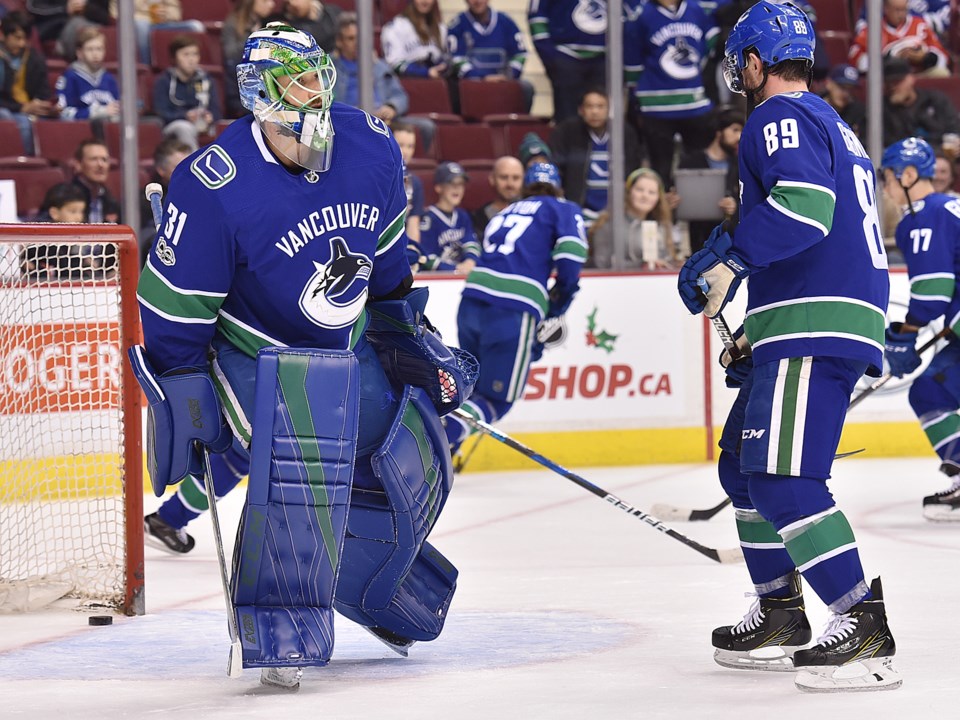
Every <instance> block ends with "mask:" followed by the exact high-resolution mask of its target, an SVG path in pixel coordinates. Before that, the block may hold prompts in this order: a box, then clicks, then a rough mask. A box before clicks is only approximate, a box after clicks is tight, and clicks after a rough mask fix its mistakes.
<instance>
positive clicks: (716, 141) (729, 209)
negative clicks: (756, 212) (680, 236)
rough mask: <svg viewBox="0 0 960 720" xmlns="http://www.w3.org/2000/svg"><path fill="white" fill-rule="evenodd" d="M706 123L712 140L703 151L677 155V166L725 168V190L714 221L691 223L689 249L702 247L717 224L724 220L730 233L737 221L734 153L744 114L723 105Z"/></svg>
mask: <svg viewBox="0 0 960 720" xmlns="http://www.w3.org/2000/svg"><path fill="white" fill-rule="evenodd" d="M708 122H709V123H710V126H711V128H712V129H713V131H714V135H713V141H712V142H711V143H710V144H709V145H707V147H706V148H704V149H703V150H692V151H690V152H688V153H685V154H684V155H683V156H682V157H681V158H680V164H679V167H681V168H684V169H698V168H700V169H706V168H713V169H715V170H725V171H726V173H727V176H726V184H725V185H726V191H727V192H726V195H725V196H724V197H723V199H721V200H720V202H719V204H718V206H717V218H716V220H704V221H700V220H695V221H692V222H691V223H690V250H691V251H692V252H696V251H697V250H699V249H700V248H702V247H703V244H704V242H705V241H706V239H707V237H709V235H710V232H711V231H712V230H713V228H714V227H715V226H716V225H717V223H719V222H726V223H727V225H726V227H727V232H729V233H730V234H731V235H732V234H733V231H734V229H735V228H736V226H737V224H738V220H739V213H738V211H739V209H740V203H739V197H740V167H739V164H738V162H737V152H738V150H739V148H740V133H741V132H743V113H741V112H740V111H739V110H734V109H733V108H724V109H722V110H717V111H716V112H714V113H712V114H711V116H710V120H709V121H708ZM678 200H679V197H678Z"/></svg>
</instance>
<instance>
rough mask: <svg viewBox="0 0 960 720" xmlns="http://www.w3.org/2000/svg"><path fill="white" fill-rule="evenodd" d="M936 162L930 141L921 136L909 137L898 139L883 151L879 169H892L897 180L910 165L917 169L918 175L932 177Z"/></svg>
mask: <svg viewBox="0 0 960 720" xmlns="http://www.w3.org/2000/svg"><path fill="white" fill-rule="evenodd" d="M936 162H937V158H936V154H935V153H934V152H933V148H932V147H930V143H928V142H927V141H926V140H924V139H923V138H918V137H909V138H904V139H903V140H898V141H897V142H895V143H893V145H890V146H889V147H888V148H886V149H885V150H884V151H883V157H882V158H881V160H880V169H881V170H886V169H890V170H892V171H893V174H894V175H895V176H896V178H897V179H898V180H899V179H900V176H901V175H903V171H904V170H906V169H907V168H908V167H910V166H911V165H912V166H913V167H915V168H916V169H917V175H918V177H921V178H932V177H933V168H934V165H935V164H936Z"/></svg>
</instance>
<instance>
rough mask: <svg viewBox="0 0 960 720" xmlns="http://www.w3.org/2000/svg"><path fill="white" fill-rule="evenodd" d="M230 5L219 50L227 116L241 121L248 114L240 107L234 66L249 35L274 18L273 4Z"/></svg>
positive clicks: (269, 0) (240, 0) (247, 1)
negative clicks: (220, 51) (221, 57)
mask: <svg viewBox="0 0 960 720" xmlns="http://www.w3.org/2000/svg"><path fill="white" fill-rule="evenodd" d="M233 5H234V7H233V10H231V11H230V12H229V13H228V14H227V17H226V19H225V20H224V21H223V28H222V29H221V30H220V46H221V48H222V49H223V88H224V90H223V92H224V95H226V107H227V113H228V114H229V116H230V117H240V116H241V115H242V114H244V113H245V112H247V110H246V108H244V107H243V105H242V104H241V103H240V89H239V87H238V86H237V65H238V64H239V63H240V60H241V59H242V58H243V45H244V43H246V41H247V37H248V36H249V35H250V33H251V32H253V31H254V30H256V29H258V28H261V27H263V26H264V25H266V24H267V22H268V20H271V19H273V18H274V14H273V11H274V9H275V8H276V2H275V0H234V3H233Z"/></svg>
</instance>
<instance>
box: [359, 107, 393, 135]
mask: <svg viewBox="0 0 960 720" xmlns="http://www.w3.org/2000/svg"><path fill="white" fill-rule="evenodd" d="M364 115H366V116H367V125H369V126H370V129H371V130H373V131H374V132H376V133H380V134H381V135H383V136H384V137H390V129H389V128H388V127H387V126H386V123H384V122H383V120H381V119H380V118H378V117H374V116H373V115H371V114H370V113H368V112H365V113H364Z"/></svg>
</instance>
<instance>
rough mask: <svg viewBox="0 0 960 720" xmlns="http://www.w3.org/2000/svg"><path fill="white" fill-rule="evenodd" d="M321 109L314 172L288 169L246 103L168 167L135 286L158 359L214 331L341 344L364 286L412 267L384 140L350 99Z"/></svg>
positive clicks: (391, 149)
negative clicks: (325, 121) (324, 138)
mask: <svg viewBox="0 0 960 720" xmlns="http://www.w3.org/2000/svg"><path fill="white" fill-rule="evenodd" d="M331 119H332V122H333V124H334V127H335V128H336V135H335V137H334V140H333V158H332V162H331V166H330V169H329V170H327V171H326V172H322V173H308V172H299V173H292V172H290V171H288V170H287V169H286V168H285V167H284V166H283V165H281V164H280V163H279V162H278V161H277V160H276V158H275V157H274V155H273V154H272V153H271V152H270V150H269V149H268V148H267V146H266V144H265V141H264V138H263V135H262V134H261V131H260V128H259V126H258V125H257V124H256V123H255V122H253V119H252V117H249V116H248V117H246V118H242V119H240V120H237V121H236V122H234V123H233V124H232V125H231V126H230V127H229V128H228V129H227V130H225V131H224V133H223V134H222V135H221V136H220V137H219V138H218V139H217V142H216V143H215V144H214V145H211V146H208V147H207V148H203V149H201V150H199V151H198V152H196V153H194V154H193V155H191V156H190V157H189V158H187V159H186V160H184V161H183V162H181V163H180V165H178V166H177V169H176V170H175V171H174V173H173V177H172V178H171V180H170V188H169V192H168V195H167V198H166V202H165V206H164V212H163V218H162V221H161V223H160V231H159V232H158V234H157V237H156V240H155V242H154V245H153V248H152V249H151V251H150V255H149V257H148V259H147V264H146V266H145V267H144V270H143V273H142V275H141V278H140V285H139V287H138V293H137V294H138V298H139V300H140V315H141V318H142V321H143V334H144V341H145V345H146V348H147V352H148V354H149V356H150V360H151V362H152V363H153V365H154V367H155V369H156V370H157V371H158V372H164V371H166V370H169V369H171V368H174V367H182V366H193V367H205V366H206V364H207V348H208V346H209V344H210V341H211V339H212V338H213V335H214V333H215V332H219V333H220V334H221V335H222V336H223V337H225V338H226V339H227V340H228V341H230V342H231V343H232V344H233V345H235V346H237V347H238V348H239V349H240V350H242V351H243V352H245V353H247V354H248V355H251V356H255V355H256V352H257V350H259V349H260V348H261V347H264V346H267V345H276V346H281V347H314V348H337V349H346V348H349V347H352V344H353V342H354V341H355V339H356V337H358V336H359V334H360V333H361V332H362V331H363V327H364V326H365V323H366V313H365V312H364V303H365V302H366V300H367V298H368V297H370V296H373V297H377V296H381V295H385V294H387V293H389V292H390V291H392V290H394V289H395V288H396V287H397V286H398V285H400V284H401V282H403V281H404V279H405V278H406V277H407V276H408V275H409V274H410V267H409V265H408V264H407V261H406V255H405V247H406V242H405V232H404V220H405V210H406V204H407V199H406V194H405V192H404V187H403V164H402V161H401V158H400V151H399V148H398V147H397V144H396V142H395V141H394V140H393V137H392V136H391V135H390V131H389V130H388V129H387V128H386V126H384V124H383V123H382V122H381V121H380V120H379V119H377V118H373V117H371V116H369V115H367V114H366V113H364V112H362V111H360V110H357V109H354V108H352V107H349V106H346V105H341V104H339V103H334V105H333V108H332V110H331Z"/></svg>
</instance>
